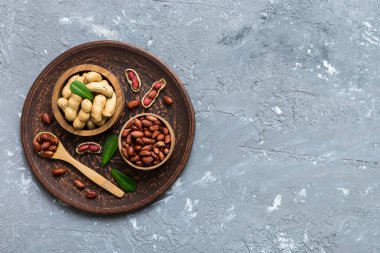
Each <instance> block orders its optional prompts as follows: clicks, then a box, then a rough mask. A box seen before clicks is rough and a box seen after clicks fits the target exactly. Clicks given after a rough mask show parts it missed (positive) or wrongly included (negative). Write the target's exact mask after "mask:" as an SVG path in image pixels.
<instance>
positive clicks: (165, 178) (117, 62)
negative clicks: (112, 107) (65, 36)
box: [21, 41, 195, 214]
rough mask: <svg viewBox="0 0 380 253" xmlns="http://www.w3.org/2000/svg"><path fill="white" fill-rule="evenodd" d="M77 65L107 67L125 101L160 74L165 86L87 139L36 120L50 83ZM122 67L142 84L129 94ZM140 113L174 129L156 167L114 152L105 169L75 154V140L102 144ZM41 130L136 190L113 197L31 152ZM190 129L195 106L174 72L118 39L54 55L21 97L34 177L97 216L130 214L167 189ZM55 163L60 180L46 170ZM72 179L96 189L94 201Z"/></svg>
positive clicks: (92, 157)
mask: <svg viewBox="0 0 380 253" xmlns="http://www.w3.org/2000/svg"><path fill="white" fill-rule="evenodd" d="M78 64H96V65H99V66H101V67H103V68H106V69H108V70H110V71H112V73H114V74H115V75H116V77H117V78H118V79H119V81H120V84H121V86H122V88H123V90H124V94H125V98H126V100H127V101H126V102H128V101H130V100H131V99H136V98H141V97H142V96H143V95H144V93H145V92H146V91H148V90H149V88H150V84H152V83H153V82H154V81H156V80H159V79H160V78H165V80H166V81H167V86H166V88H165V89H164V90H163V91H162V94H160V96H159V97H158V98H157V100H156V102H155V103H154V104H153V106H152V107H151V108H149V109H143V108H142V107H140V108H137V109H133V110H129V109H127V108H125V110H124V113H123V115H122V117H121V119H120V121H119V122H118V123H116V124H115V125H114V127H113V128H111V129H110V130H108V131H107V132H105V133H103V134H100V135H98V136H92V137H81V136H76V135H73V134H71V133H69V132H67V131H65V130H64V129H63V128H62V127H61V126H59V124H58V123H57V122H56V121H53V123H52V124H51V125H49V126H46V125H44V124H43V123H41V120H40V114H41V113H42V112H49V113H50V114H52V109H51V97H52V92H53V89H54V84H55V82H56V81H57V79H58V78H59V76H60V75H62V73H64V72H65V71H66V70H67V69H69V68H72V67H74V66H76V65H78ZM127 68H133V69H135V70H136V71H137V72H138V73H139V75H140V78H141V81H142V87H141V90H140V91H139V92H138V93H133V92H132V91H131V89H130V86H129V84H128V83H127V81H126V78H125V75H124V71H125V69H127ZM163 95H169V96H171V97H172V98H173V99H174V105H172V106H171V107H169V106H167V105H164V103H163V102H162V96H163ZM143 112H151V113H155V114H158V115H160V116H161V117H163V118H164V119H166V120H167V121H168V122H169V123H170V124H171V126H172V127H173V129H174V132H175V136H176V140H177V141H176V144H175V148H174V152H173V155H172V156H171V158H170V159H169V160H168V161H167V162H166V163H165V164H164V165H162V166H161V167H160V168H158V169H156V170H151V171H140V170H136V169H134V168H131V167H130V166H128V165H127V164H126V163H125V161H124V160H123V158H122V157H121V155H120V153H119V152H117V153H116V155H115V156H114V157H113V159H112V160H111V162H110V163H109V164H108V165H107V166H106V167H105V168H101V166H100V163H101V155H99V154H84V155H77V154H76V153H75V148H76V146H77V145H78V144H79V143H81V142H86V141H95V142H98V143H101V144H102V143H103V142H104V140H105V138H106V136H108V135H109V134H112V133H114V134H118V133H119V131H120V129H121V128H122V126H123V124H124V123H125V122H126V121H127V120H128V119H129V118H130V117H132V116H134V115H136V114H139V113H143ZM52 115H53V114H52ZM41 131H50V132H52V133H53V134H55V135H57V136H58V137H59V138H60V140H61V141H62V143H63V144H64V145H65V147H66V148H67V150H68V152H69V153H70V154H72V155H73V156H74V158H76V159H78V160H79V161H80V162H82V163H83V164H85V165H87V166H88V167H90V168H92V169H94V170H96V171H97V172H98V173H100V174H102V175H103V176H105V177H106V178H107V179H109V180H111V181H112V182H113V183H115V181H114V180H113V179H112V177H111V176H110V172H109V169H110V167H115V168H118V169H119V170H121V171H123V172H124V173H126V174H127V175H129V176H131V177H133V178H134V179H135V180H136V182H137V191H136V192H134V193H126V194H125V196H124V197H123V198H121V199H118V198H116V197H114V196H112V195H111V194H109V193H108V192H106V191H105V190H103V189H101V188H100V187H98V186H96V185H95V184H94V183H92V182H91V181H89V180H88V179H87V178H86V177H85V176H83V175H82V174H81V173H80V172H79V171H77V170H76V169H75V168H73V167H72V166H70V165H69V164H66V163H64V162H61V161H56V160H51V159H45V158H42V157H40V156H39V155H38V154H36V153H35V152H34V151H33V147H32V140H33V138H34V136H35V135H36V134H37V133H38V132H41ZM194 132H195V117H194V110H193V107H192V104H191V101H190V98H189V96H188V94H187V92H186V89H185V87H184V85H183V84H182V82H181V80H180V79H179V78H178V76H177V75H176V74H175V73H174V72H173V71H172V70H170V68H169V67H168V66H167V65H166V64H165V63H163V62H162V61H161V60H159V59H158V58H156V57H155V56H153V55H152V54H150V53H148V52H146V51H144V50H143V49H140V48H137V47H135V46H132V45H129V44H127V43H124V42H117V41H96V42H90V43H86V44H83V45H79V46H76V47H74V48H72V49H70V50H68V51H66V52H64V53H63V54H61V55H60V56H58V57H57V58H56V59H55V60H54V61H52V62H51V63H50V64H49V65H48V66H47V67H46V68H45V69H44V70H43V71H42V72H41V74H40V75H39V76H38V77H37V79H36V80H35V82H34V83H33V86H32V88H31V89H30V91H29V93H28V96H27V98H26V100H25V104H24V107H23V111H22V116H21V138H22V145H23V148H24V153H25V157H26V160H27V161H28V163H29V165H30V169H31V170H32V171H33V173H34V175H35V176H36V177H37V179H38V180H39V181H40V182H41V183H42V185H43V186H44V187H45V188H46V189H47V190H48V191H49V192H50V193H51V194H53V195H54V196H56V197H57V198H58V199H60V200H62V201H63V202H65V203H66V204H68V205H70V206H73V207H76V208H79V209H81V210H84V211H87V212H92V213H99V214H112V213H123V212H131V211H134V210H136V209H138V208H141V207H143V206H145V205H147V204H149V203H152V202H153V201H154V200H155V199H157V197H159V196H160V195H162V194H163V193H164V192H166V191H167V190H168V189H169V187H170V186H171V185H172V184H173V183H174V182H175V180H176V179H177V178H178V177H179V175H180V174H181V172H182V171H183V169H184V168H185V165H186V163H187V161H188V159H189V156H190V153H191V148H192V145H193V140H194ZM60 166H64V167H66V168H68V172H69V173H66V174H65V175H64V176H62V177H59V178H55V177H53V176H52V174H51V169H53V168H56V167H60ZM75 178H79V179H81V180H82V181H84V182H85V183H86V185H87V188H89V189H94V190H96V191H97V192H98V193H99V197H98V198H96V199H93V200H89V199H86V197H85V191H80V190H78V189H76V188H75V187H74V186H73V180H74V179H75ZM115 184H116V183H115Z"/></svg>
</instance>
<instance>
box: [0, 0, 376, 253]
mask: <svg viewBox="0 0 380 253" xmlns="http://www.w3.org/2000/svg"><path fill="white" fill-rule="evenodd" d="M379 5H380V4H379V2H378V1H367V0H360V1H359V0H335V1H327V0H317V1H311V0H304V1H301V0H299V1H296V0H289V1H280V0H268V1H260V0H241V1H232V0H219V1H218V0H203V1H201V0H181V1H176V0H155V1H154V0H153V1H152V0H142V1H99V0H96V1H90V0H84V1H66V0H61V1H41V0H39V1H37V0H36V1H31V0H24V1H7V0H0V10H1V11H0V84H1V87H2V90H1V92H0V101H1V103H0V108H1V112H2V113H1V121H0V128H1V137H0V145H1V147H2V148H1V152H0V164H1V170H0V178H1V184H0V199H1V201H0V252H282V253H290V252H320V253H329V252H380V240H379V239H380V235H379V229H378V227H379V226H380V220H379V218H380V211H379V210H380V180H379V179H380V165H379V164H378V161H379V160H380V157H379V156H380V136H379V134H378V133H379V131H380V130H379V125H380V111H379V110H378V108H377V107H378V106H379V103H380V100H379V97H380V70H379V67H380V50H379V49H380V31H379V29H380V18H379V14H380V13H379V9H380V6H379ZM100 39H114V40H121V41H128V42H130V43H133V44H136V45H138V46H140V47H144V48H146V49H148V50H149V51H151V52H153V53H154V54H156V55H157V56H159V57H160V58H162V59H163V60H164V61H166V62H167V63H168V64H169V65H170V66H172V67H173V69H174V70H175V71H176V72H177V73H178V74H179V76H180V77H181V78H182V80H183V81H184V83H185V84H186V87H187V89H188V92H189V94H190V96H191V99H192V102H193V104H194V107H195V110H196V120H197V132H196V138H195V143H194V148H193V153H192V156H191V159H190V161H189V163H188V166H187V168H186V170H185V172H184V173H183V174H182V176H181V177H180V179H179V180H178V181H177V182H176V184H175V185H174V187H172V189H171V190H170V191H169V192H168V193H167V194H166V195H165V196H163V197H162V198H161V199H160V201H158V202H157V203H155V204H154V205H152V206H150V207H148V208H146V209H143V210H141V211H139V212H136V213H133V214H129V215H120V216H116V217H98V216H93V215H87V214H84V213H80V212H77V211H75V210H73V209H71V208H69V207H67V206H65V205H63V204H61V203H59V202H57V201H56V200H55V199H53V198H52V197H51V196H50V195H49V194H48V193H47V192H46V191H45V190H44V189H43V188H41V186H40V185H39V184H38V183H37V182H36V181H35V179H34V178H32V177H31V174H30V172H29V170H28V168H27V164H26V163H25V161H24V159H23V157H22V150H21V148H20V145H21V144H20V136H19V119H20V112H21V108H22V105H23V102H24V99H25V96H26V94H27V92H28V90H29V88H30V86H31V85H32V83H33V81H34V79H35V78H36V77H37V75H38V74H39V73H40V72H41V70H42V69H43V68H44V67H45V66H46V65H47V64H48V63H49V62H50V61H51V60H52V59H54V58H55V57H56V56H57V55H59V54H60V53H62V52H64V51H65V50H67V49H69V48H70V47H72V46H75V45H78V44H81V43H84V42H88V41H93V40H100Z"/></svg>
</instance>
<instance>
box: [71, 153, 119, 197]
mask: <svg viewBox="0 0 380 253" xmlns="http://www.w3.org/2000/svg"><path fill="white" fill-rule="evenodd" d="M65 161H66V162H68V163H70V164H71V165H73V166H74V167H75V168H77V169H78V170H79V171H80V172H82V173H83V174H84V175H85V176H86V177H88V178H89V179H90V180H91V181H93V182H94V183H96V184H97V185H99V186H100V187H102V188H103V189H105V190H107V191H109V192H110V193H112V194H113V195H115V196H117V197H119V198H121V197H123V196H124V192H123V191H122V190H121V189H119V188H118V187H116V186H115V185H114V184H112V183H111V182H110V181H108V180H107V179H106V178H105V177H103V176H102V175H100V174H99V173H97V172H96V171H94V170H92V169H90V168H89V167H87V166H85V165H83V164H82V163H80V162H78V161H77V160H75V159H74V158H72V157H70V158H68V157H66V159H65Z"/></svg>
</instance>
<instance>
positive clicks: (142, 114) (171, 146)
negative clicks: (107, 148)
mask: <svg viewBox="0 0 380 253" xmlns="http://www.w3.org/2000/svg"><path fill="white" fill-rule="evenodd" d="M146 115H150V116H154V117H156V118H158V119H159V120H160V121H162V123H164V125H165V126H166V127H167V128H168V129H169V133H170V136H171V142H170V143H171V144H170V149H169V153H168V155H167V156H166V157H165V159H164V160H162V161H161V162H160V163H159V164H156V165H153V166H150V167H140V166H137V165H136V164H134V163H132V162H131V161H129V160H128V159H127V158H126V157H124V156H123V154H122V153H121V148H122V146H121V141H122V140H121V139H122V137H121V135H122V132H123V130H124V128H125V126H126V125H128V123H129V122H131V121H132V120H134V119H135V118H139V117H141V116H146ZM174 146H175V136H174V131H173V128H172V127H171V126H170V124H169V123H168V122H167V121H166V120H164V119H163V118H162V117H161V116H158V115H157V114H153V113H141V114H137V115H136V116H134V117H132V118H130V119H129V120H128V121H127V122H126V123H125V124H124V126H123V127H122V128H121V131H120V134H119V152H120V154H121V157H123V159H124V161H126V162H127V163H128V164H129V165H130V166H132V167H133V168H135V169H138V170H153V169H156V168H158V167H160V166H161V165H163V164H164V163H165V162H166V161H167V160H169V158H170V156H171V155H172V154H173V150H174Z"/></svg>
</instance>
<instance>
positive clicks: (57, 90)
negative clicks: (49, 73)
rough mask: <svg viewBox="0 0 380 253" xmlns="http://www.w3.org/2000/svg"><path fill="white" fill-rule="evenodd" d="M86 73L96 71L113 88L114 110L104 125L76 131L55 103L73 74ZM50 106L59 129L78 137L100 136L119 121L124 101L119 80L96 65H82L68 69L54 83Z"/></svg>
mask: <svg viewBox="0 0 380 253" xmlns="http://www.w3.org/2000/svg"><path fill="white" fill-rule="evenodd" d="M88 71H96V72H98V73H100V74H101V75H102V76H103V78H105V79H106V80H107V81H108V82H109V84H110V85H111V86H112V87H113V89H114V91H115V93H116V109H115V112H114V114H113V115H112V116H111V118H109V119H108V120H107V121H106V123H105V124H104V125H102V126H100V127H97V128H95V129H92V130H86V129H83V130H77V129H75V128H74V127H73V126H72V122H68V121H67V120H66V119H65V115H64V113H63V112H62V111H61V109H60V108H59V107H58V104H57V101H58V98H60V97H61V93H62V89H63V87H64V86H65V85H66V82H67V81H68V79H69V78H70V77H71V76H73V75H75V74H80V73H83V72H88ZM51 104H52V109H53V114H54V117H55V119H56V120H57V121H58V124H59V125H60V126H61V127H63V128H64V129H65V130H67V131H69V132H70V133H73V134H75V135H79V136H94V135H97V134H101V133H103V132H105V131H107V130H108V129H109V128H111V127H112V126H113V125H114V124H115V123H116V122H118V121H119V120H120V117H121V115H122V113H123V110H124V105H125V99H124V93H123V90H122V88H121V86H120V83H119V80H118V79H117V77H116V76H115V75H114V74H112V73H111V72H110V71H108V70H107V69H105V68H102V67H100V66H97V65H93V64H83V65H79V66H76V67H73V68H71V69H68V70H67V71H65V72H64V73H63V74H62V75H61V76H60V77H59V79H58V81H57V82H56V83H55V87H54V90H53V96H52V100H51Z"/></svg>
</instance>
